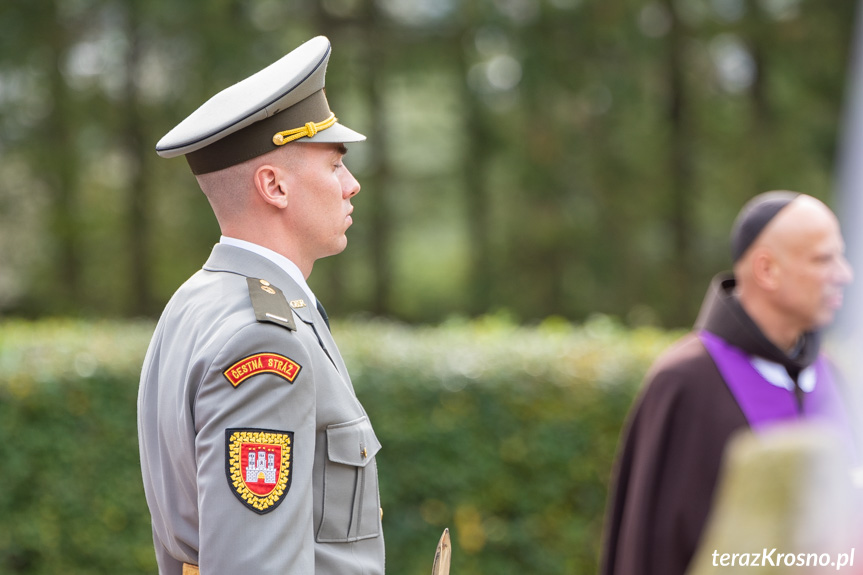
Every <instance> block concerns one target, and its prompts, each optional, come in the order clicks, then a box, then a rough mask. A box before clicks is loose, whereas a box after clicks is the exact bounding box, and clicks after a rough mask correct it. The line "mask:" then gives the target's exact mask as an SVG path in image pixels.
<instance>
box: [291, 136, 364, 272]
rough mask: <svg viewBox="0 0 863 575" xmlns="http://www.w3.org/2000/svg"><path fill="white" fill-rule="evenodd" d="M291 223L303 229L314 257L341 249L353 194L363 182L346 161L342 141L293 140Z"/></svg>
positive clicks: (332, 253)
mask: <svg viewBox="0 0 863 575" xmlns="http://www.w3.org/2000/svg"><path fill="white" fill-rule="evenodd" d="M289 145H291V146H296V148H295V149H293V150H291V152H292V153H293V154H294V157H293V161H292V162H291V168H290V177H289V182H288V185H289V200H288V209H287V210H286V211H287V212H288V214H287V217H288V218H289V223H288V225H291V226H293V227H294V229H295V230H297V231H300V232H301V233H300V234H299V237H301V238H302V242H303V244H304V248H305V251H306V253H308V254H310V255H312V256H313V257H314V258H315V259H319V258H322V257H327V256H331V255H335V254H337V253H340V252H341V251H342V250H344V249H345V247H346V246H347V241H348V240H347V236H346V232H347V229H348V228H349V227H350V226H351V224H352V223H353V219H352V217H351V214H352V213H353V211H354V207H353V205H352V204H351V198H353V197H354V196H355V195H357V193H358V192H359V191H360V184H359V182H357V180H356V178H354V176H353V175H352V174H351V172H350V171H349V170H348V168H347V166H345V164H344V161H343V160H344V155H345V154H346V153H347V149H346V148H345V147H344V145H342V144H315V143H292V144H289Z"/></svg>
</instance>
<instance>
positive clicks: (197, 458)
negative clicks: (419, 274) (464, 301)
mask: <svg viewBox="0 0 863 575" xmlns="http://www.w3.org/2000/svg"><path fill="white" fill-rule="evenodd" d="M329 56H330V43H329V41H328V40H327V39H326V38H324V37H318V38H314V39H312V40H310V41H308V42H306V43H305V44H303V45H302V46H300V47H299V48H297V49H296V50H294V51H293V52H291V53H290V54H288V55H287V56H285V57H284V58H282V59H281V60H279V61H277V62H275V63H274V64H272V65H270V66H268V67H267V68H265V69H263V70H261V71H260V72H258V73H256V74H254V75H252V76H250V77H249V78H246V79H245V80H243V81H241V82H239V83H238V84H235V85H233V86H231V87H229V88H227V89H225V90H223V91H222V92H220V93H218V94H216V95H215V96H214V97H213V98H211V99H210V100H208V101H207V102H206V103H205V104H203V105H202V106H201V107H200V108H199V109H198V110H196V111H195V112H194V113H192V114H191V115H190V116H189V117H188V118H186V119H185V120H183V121H182V122H181V123H180V124H179V125H177V126H176V127H175V128H174V129H173V130H171V131H170V132H169V133H168V134H167V135H165V137H164V138H162V140H161V141H160V142H159V143H158V145H157V147H156V150H157V152H158V153H159V154H160V155H161V156H164V157H174V156H180V155H185V157H186V159H187V161H188V163H189V165H190V166H191V168H192V172H193V173H194V174H195V175H196V177H197V179H198V183H199V184H200V186H201V189H202V190H203V192H204V193H205V195H206V196H207V199H208V200H209V201H210V204H211V206H212V208H213V211H214V213H215V215H216V218H217V219H218V221H219V225H220V227H221V230H222V238H221V240H220V242H219V243H218V244H217V245H216V246H215V247H214V248H213V252H212V254H211V255H210V258H209V259H208V260H207V262H206V263H205V264H204V266H203V269H202V270H201V271H199V272H197V273H196V274H195V275H193V276H192V277H191V278H190V279H189V280H188V281H187V282H186V283H185V284H183V286H182V287H180V289H179V290H177V292H176V293H175V294H174V296H173V297H172V298H171V301H170V302H169V303H168V305H167V307H166V308H165V311H164V313H163V314H162V317H161V319H160V321H159V324H158V326H157V327H156V332H155V334H154V335H153V339H152V342H151V343H150V347H149V349H148V351H147V356H146V359H145V361H144V367H143V371H142V373H141V385H140V390H139V394H138V437H139V443H140V453H141V467H142V472H143V479H144V490H145V493H146V497H147V504H148V506H149V508H150V513H151V516H152V524H153V538H154V542H155V547H156V556H157V560H158V564H159V572H160V573H161V574H163V575H169V574H170V575H173V574H181V573H182V574H195V573H198V572H200V573H201V574H202V575H217V574H232V575H235V574H237V573H258V574H262V575H264V574H277V573H278V574H279V575H287V574H303V575H308V574H312V573H319V574H320V573H328V574H340V575H347V574H364V575H370V574H381V573H384V539H383V533H382V529H381V517H382V511H381V508H380V495H379V491H378V478H377V467H376V463H375V455H376V454H377V452H378V450H379V449H380V447H381V446H380V443H379V442H378V440H377V438H376V437H375V433H374V431H373V429H372V426H371V423H370V422H369V418H368V416H367V414H366V412H365V410H364V409H363V407H362V405H360V402H359V401H358V400H357V397H356V395H355V393H354V389H353V385H352V384H351V379H350V377H349V375H348V371H347V369H346V367H345V364H344V362H343V361H342V358H341V355H340V354H339V350H338V348H337V347H336V344H335V342H334V341H333V338H332V336H331V334H330V330H329V322H328V320H327V317H326V314H325V313H324V311H323V307H322V306H321V305H320V304H319V303H318V301H317V299H316V298H315V296H314V294H313V293H312V292H311V290H310V289H309V286H308V285H307V284H306V278H307V277H308V276H309V274H310V273H311V271H312V266H313V264H314V262H315V261H316V260H317V259H319V258H322V257H326V256H329V255H333V254H336V253H339V252H341V251H342V250H343V249H344V248H345V245H346V242H347V240H346V236H345V232H346V230H347V228H348V227H349V226H350V224H351V215H350V214H351V212H352V211H353V207H352V205H351V198H352V197H353V196H354V195H355V194H356V193H357V192H359V189H360V186H359V184H358V183H357V181H356V180H355V179H354V177H353V176H352V175H351V173H350V172H349V171H348V169H347V168H346V167H345V166H344V164H343V163H342V157H343V156H344V154H345V153H346V151H347V150H346V148H345V146H344V144H345V143H347V142H357V141H361V140H364V139H365V137H364V136H362V135H361V134H358V133H357V132H354V131H353V130H350V129H349V128H347V127H345V126H343V125H341V124H339V123H338V122H337V120H336V118H335V116H334V115H333V113H332V112H331V111H330V108H329V104H328V103H327V99H326V96H325V93H324V76H325V73H326V66H327V61H328V59H329Z"/></svg>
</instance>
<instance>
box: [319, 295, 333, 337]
mask: <svg viewBox="0 0 863 575" xmlns="http://www.w3.org/2000/svg"><path fill="white" fill-rule="evenodd" d="M315 301H316V302H317V305H318V312H320V314H321V317H322V318H324V323H325V324H327V329H330V318H329V317H328V316H327V310H325V309H324V305H323V304H322V303H321V300H319V299H317V298H315ZM331 331H332V330H331Z"/></svg>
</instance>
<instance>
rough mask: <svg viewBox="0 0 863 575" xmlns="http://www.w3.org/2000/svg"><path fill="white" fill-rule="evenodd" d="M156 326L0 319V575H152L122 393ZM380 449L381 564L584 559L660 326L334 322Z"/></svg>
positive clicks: (568, 567) (423, 566) (414, 567)
mask: <svg viewBox="0 0 863 575" xmlns="http://www.w3.org/2000/svg"><path fill="white" fill-rule="evenodd" d="M152 328H153V325H152V324H151V323H149V322H141V323H82V322H72V321H41V322H35V323H29V322H8V323H6V324H4V325H2V326H0V373H3V378H2V380H0V460H2V461H3V464H2V465H0V485H2V486H3V489H2V490H0V572H3V573H28V574H54V573H64V574H65V573H70V574H82V575H83V574H97V573H109V572H114V573H125V574H135V573H153V572H154V571H155V558H154V556H153V550H152V541H151V535H150V527H149V515H148V512H147V508H146V503H145V501H144V496H143V488H142V485H141V479H140V470H139V467H138V455H137V454H138V450H137V443H136V427H135V398H136V393H137V379H138V371H139V369H140V365H141V362H142V360H143V355H144V352H145V349H146V344H147V341H148V339H149V336H150V333H151V332H152ZM333 329H334V332H335V335H336V338H337V339H338V340H339V343H340V347H341V349H342V352H343V354H344V356H345V360H346V362H347V364H348V366H349V368H350V370H351V374H352V377H353V380H354V385H355V387H356V389H357V393H358V394H359V396H360V399H361V400H362V401H363V403H364V405H365V407H366V409H367V411H368V412H369V414H370V416H371V417H372V421H373V423H374V425H375V429H376V432H377V434H378V436H379V438H380V440H381V442H382V444H383V446H384V448H383V450H382V451H381V453H380V455H379V456H378V465H379V471H380V476H381V491H382V493H381V498H382V504H383V508H384V529H385V534H386V541H387V570H388V571H389V572H390V573H397V574H411V573H416V574H421V573H427V572H428V571H429V569H430V566H431V560H432V557H433V551H434V545H435V543H436V542H437V539H438V537H439V536H440V533H441V531H442V530H443V528H444V527H449V528H450V530H451V532H452V535H453V544H454V557H453V572H454V573H459V574H461V575H467V574H481V573H486V574H487V573H498V574H506V573H513V574H515V573H519V574H521V573H548V574H554V573H589V572H592V571H593V569H594V567H595V562H596V554H597V552H598V546H599V537H600V532H601V524H602V516H603V510H604V505H605V490H606V482H607V479H608V476H609V473H610V468H611V463H612V459H613V455H614V450H615V444H616V441H617V436H618V433H619V430H620V425H621V423H622V421H623V418H624V416H625V412H626V410H627V407H628V405H629V403H630V402H631V399H632V395H633V392H634V390H635V389H636V388H637V384H638V381H639V380H640V379H641V377H642V376H643V373H644V371H645V369H646V367H647V365H648V363H649V362H650V361H651V360H652V359H653V357H655V356H656V354H657V353H658V352H659V351H660V350H661V349H662V348H663V347H664V346H666V345H667V344H668V343H669V342H670V341H671V339H672V337H674V335H675V334H670V333H665V332H661V331H657V330H653V329H638V330H626V329H623V328H621V327H620V326H619V325H617V324H616V323H614V322H612V321H610V320H609V319H607V318H604V317H596V318H593V319H591V320H590V321H588V322H587V323H586V324H584V325H582V326H573V325H571V324H569V323H567V322H565V321H563V320H559V319H550V320H547V321H545V322H544V323H542V324H540V325H538V326H536V327H531V328H526V327H518V326H516V325H514V324H513V323H512V322H511V321H509V320H508V319H507V318H506V317H504V316H493V317H486V318H483V319H480V320H477V321H472V322H467V321H461V320H453V321H450V322H447V323H445V324H443V325H441V326H439V327H437V328H430V327H424V328H410V327H406V326H404V325H398V324H392V323H384V322H379V321H363V320H362V319H361V318H357V319H354V320H352V321H350V322H345V323H335V324H334V326H333Z"/></svg>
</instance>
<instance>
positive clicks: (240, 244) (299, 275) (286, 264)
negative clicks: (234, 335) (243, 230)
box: [219, 236, 318, 305]
mask: <svg viewBox="0 0 863 575" xmlns="http://www.w3.org/2000/svg"><path fill="white" fill-rule="evenodd" d="M219 243H220V244H226V245H229V246H234V247H236V248H242V249H244V250H248V251H250V252H253V253H256V254H258V255H259V256H261V257H264V258H267V259H268V260H270V261H271V262H273V263H274V264H276V265H277V266H279V267H280V268H282V269H283V270H284V271H285V273H286V274H288V275H289V276H290V277H291V279H292V280H294V281H295V282H297V285H298V286H300V287H301V288H303V291H304V292H305V293H306V295H307V296H309V302H310V303H312V304H314V305H317V301H318V300H317V298H316V297H315V294H314V292H313V291H312V288H310V287H309V284H308V283H307V282H306V278H304V277H303V272H301V271H300V268H299V267H297V264H295V263H294V262H292V261H291V260H289V259H288V258H286V257H285V256H283V255H282V254H279V253H277V252H274V251H273V250H271V249H269V248H265V247H264V246H260V245H258V244H253V243H252V242H247V241H246V240H238V239H237V238H230V237H228V236H222V237H220V238H219ZM263 279H266V278H263Z"/></svg>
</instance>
